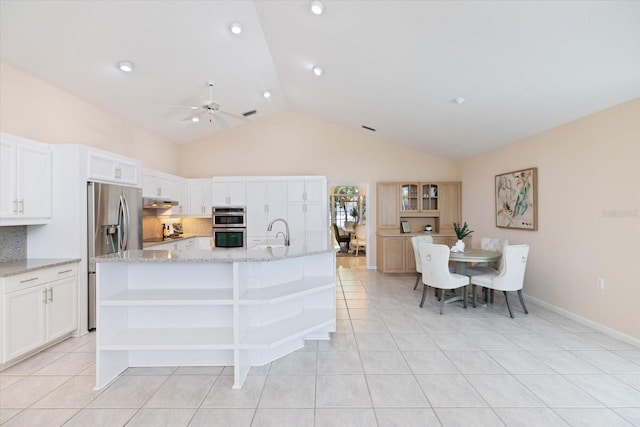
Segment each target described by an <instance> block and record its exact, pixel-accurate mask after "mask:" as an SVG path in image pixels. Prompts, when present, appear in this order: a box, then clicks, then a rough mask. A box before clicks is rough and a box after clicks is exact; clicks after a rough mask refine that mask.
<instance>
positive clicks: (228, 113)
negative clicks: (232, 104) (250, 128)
mask: <svg viewBox="0 0 640 427" xmlns="http://www.w3.org/2000/svg"><path fill="white" fill-rule="evenodd" d="M218 113H220V114H224V115H225V116H229V117H233V118H234V119H238V120H242V121H243V122H248V121H249V119H247V118H246V117H245V116H242V115H240V114H235V113H230V112H228V111H224V110H218Z"/></svg>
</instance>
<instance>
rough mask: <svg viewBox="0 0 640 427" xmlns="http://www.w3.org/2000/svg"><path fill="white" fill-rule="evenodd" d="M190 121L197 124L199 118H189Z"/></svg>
mask: <svg viewBox="0 0 640 427" xmlns="http://www.w3.org/2000/svg"><path fill="white" fill-rule="evenodd" d="M191 121H192V122H194V123H198V122H199V121H200V118H199V117H191Z"/></svg>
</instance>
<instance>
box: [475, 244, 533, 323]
mask: <svg viewBox="0 0 640 427" xmlns="http://www.w3.org/2000/svg"><path fill="white" fill-rule="evenodd" d="M528 257H529V245H507V246H505V247H504V252H503V254H502V259H503V260H504V265H503V267H502V271H500V272H489V273H484V274H478V275H474V276H471V287H472V293H473V304H474V306H475V303H476V286H484V287H485V288H488V289H490V290H491V292H493V291H494V290H498V291H502V292H504V299H505V301H506V303H507V308H508V309H509V315H510V316H511V318H512V319H513V318H514V316H513V310H511V305H510V304H509V297H508V296H507V292H511V291H516V292H517V293H518V298H519V299H520V304H521V305H522V310H523V311H524V313H525V314H529V312H528V311H527V307H526V306H525V305H524V299H523V298H522V288H523V286H524V272H525V269H526V267H527V259H528ZM491 302H493V298H491Z"/></svg>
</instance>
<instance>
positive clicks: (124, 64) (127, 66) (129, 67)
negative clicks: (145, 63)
mask: <svg viewBox="0 0 640 427" xmlns="http://www.w3.org/2000/svg"><path fill="white" fill-rule="evenodd" d="M118 68H120V70H122V71H124V72H125V73H130V72H132V71H133V62H131V61H120V62H119V63H118Z"/></svg>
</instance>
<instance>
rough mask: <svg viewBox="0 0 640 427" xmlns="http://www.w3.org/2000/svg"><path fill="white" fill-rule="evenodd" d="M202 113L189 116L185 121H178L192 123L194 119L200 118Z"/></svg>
mask: <svg viewBox="0 0 640 427" xmlns="http://www.w3.org/2000/svg"><path fill="white" fill-rule="evenodd" d="M204 113H205V112H204V111H203V112H201V113H198V114H194V115H191V116H189V117H187V118H186V119H182V120H180V121H181V122H192V121H193V118H194V117H198V118H200V116H202V115H203V114H204Z"/></svg>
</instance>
